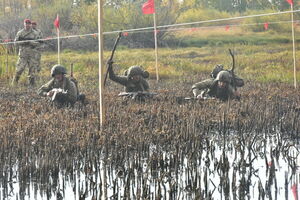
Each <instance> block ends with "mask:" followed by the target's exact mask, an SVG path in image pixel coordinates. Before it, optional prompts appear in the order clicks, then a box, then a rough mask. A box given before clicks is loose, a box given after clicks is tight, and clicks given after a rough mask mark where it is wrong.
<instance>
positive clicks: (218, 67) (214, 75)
mask: <svg viewBox="0 0 300 200" xmlns="http://www.w3.org/2000/svg"><path fill="white" fill-rule="evenodd" d="M223 68H224V66H223V65H222V64H217V65H216V66H215V68H214V69H213V70H212V72H211V73H210V77H212V78H217V75H218V73H219V72H220V71H222V70H223Z"/></svg>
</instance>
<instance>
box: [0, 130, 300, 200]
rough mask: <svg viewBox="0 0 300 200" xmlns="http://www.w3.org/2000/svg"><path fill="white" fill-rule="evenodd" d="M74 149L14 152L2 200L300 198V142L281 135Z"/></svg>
mask: <svg viewBox="0 0 300 200" xmlns="http://www.w3.org/2000/svg"><path fill="white" fill-rule="evenodd" d="M92 149H93V150H92ZM30 152H31V153H30ZM77 152H78V153H77V154H75V153H74V155H73V156H70V155H71V154H68V155H69V156H68V157H63V156H62V157H61V158H59V157H58V159H57V160H56V162H51V160H49V158H48V157H47V156H39V154H37V153H36V152H34V149H30V150H28V152H27V157H26V158H20V157H19V158H18V153H16V154H12V155H11V157H10V159H8V160H6V161H5V162H4V163H2V164H1V170H2V173H1V175H0V180H1V190H0V192H1V193H0V196H1V199H80V200H81V199H103V198H104V199H174V200H176V199H224V200H229V199H233V200H236V199H240V200H241V199H242V200H243V199H245V200H246V199H247V200H249V199H274V200H283V199H285V200H288V199H289V200H291V199H295V200H296V198H297V197H296V196H297V195H299V192H298V191H299V180H300V171H299V164H300V156H299V146H297V145H295V144H293V143H292V142H291V141H290V140H288V139H283V138H281V137H279V135H278V134H277V135H275V136H274V135H273V136H268V137H266V136H261V135H259V134H253V135H250V136H248V138H247V139H245V138H244V137H238V136H236V135H235V134H232V135H228V136H226V137H224V136H221V135H217V136H214V138H211V137H210V138H209V137H207V138H202V139H201V140H195V141H187V143H186V144H182V146H164V147H161V146H156V145H153V144H151V145H150V144H143V146H141V147H138V148H133V147H128V148H126V149H123V148H121V147H119V146H118V145H115V146H110V147H99V148H90V149H86V150H85V151H77ZM20 155H22V154H20ZM13 158H18V159H15V160H14V159H13Z"/></svg>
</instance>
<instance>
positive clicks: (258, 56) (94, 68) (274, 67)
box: [0, 28, 300, 83]
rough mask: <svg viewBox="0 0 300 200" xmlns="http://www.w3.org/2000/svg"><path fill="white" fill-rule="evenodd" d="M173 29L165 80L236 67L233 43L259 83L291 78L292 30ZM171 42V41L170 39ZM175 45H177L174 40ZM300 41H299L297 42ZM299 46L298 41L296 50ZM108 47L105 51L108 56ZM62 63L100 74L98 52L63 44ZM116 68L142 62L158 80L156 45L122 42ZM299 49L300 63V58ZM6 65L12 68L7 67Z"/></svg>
mask: <svg viewBox="0 0 300 200" xmlns="http://www.w3.org/2000/svg"><path fill="white" fill-rule="evenodd" d="M172 34H173V38H175V39H173V41H172V42H173V45H171V46H172V48H171V47H169V48H166V47H164V48H159V50H158V51H159V52H158V54H159V58H158V60H159V63H158V65H159V75H160V78H162V79H170V78H180V77H186V76H190V75H198V74H203V73H206V74H209V72H210V71H211V70H212V68H213V67H214V65H215V64H219V63H222V64H224V65H225V67H226V68H227V69H230V68H231V66H232V64H231V63H232V60H231V57H230V55H229V53H228V49H229V48H231V49H233V50H234V52H235V54H236V64H237V65H236V73H237V74H240V75H241V76H242V77H243V78H245V79H248V80H256V81H259V82H270V81H276V82H285V83H292V82H293V73H294V69H293V55H292V42H291V39H290V34H289V33H285V34H281V35H276V34H274V33H273V32H271V31H270V32H263V33H253V32H245V31H244V30H242V29H234V30H231V31H228V32H224V30H222V29H220V28H216V29H213V30H211V29H210V30H201V31H196V32H177V33H172ZM166 41H168V40H166ZM175 41H177V42H178V41H180V42H178V44H177V45H174V44H175V43H176V42H175ZM298 43H299V42H298ZM298 47H299V45H297V49H298ZM109 55H110V51H106V52H105V60H106V59H107V58H108V57H109ZM61 59H62V64H63V65H65V66H66V67H69V66H70V65H71V63H74V67H75V68H74V73H75V76H76V77H78V78H81V77H82V78H84V77H87V76H92V75H93V74H95V76H96V75H97V73H98V52H81V51H70V50H68V49H64V50H63V51H62V54H61ZM16 60H17V56H16V55H10V56H9V57H8V66H9V67H8V68H7V65H6V54H5V53H2V55H1V56H0V62H1V67H0V76H1V77H2V79H3V77H5V78H7V77H10V78H11V77H12V76H13V72H14V68H15V63H16ZM56 60H57V55H56V53H55V52H44V53H43V56H42V68H43V70H42V72H41V75H42V76H49V71H50V69H51V67H52V66H53V65H54V64H55V63H56V62H57V61H56ZM114 61H115V70H116V72H117V73H123V71H124V70H125V69H126V68H128V67H129V66H132V65H142V66H143V67H144V68H146V69H147V70H148V71H149V72H150V74H151V78H153V79H155V57H154V49H142V48H141V49H129V48H127V47H124V46H120V47H119V48H118V49H117V51H116V53H115V58H114ZM299 61H300V60H299V53H298V52H297V63H299ZM7 69H8V72H7ZM297 77H298V80H299V79H300V73H297Z"/></svg>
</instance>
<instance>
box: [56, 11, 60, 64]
mask: <svg viewBox="0 0 300 200" xmlns="http://www.w3.org/2000/svg"><path fill="white" fill-rule="evenodd" d="M57 19H59V16H58V14H57ZM59 29H60V27H58V28H56V31H57V64H60V33H59Z"/></svg>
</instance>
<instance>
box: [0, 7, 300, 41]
mask: <svg viewBox="0 0 300 200" xmlns="http://www.w3.org/2000/svg"><path fill="white" fill-rule="evenodd" d="M297 12H300V10H294V11H284V12H276V13H264V14H257V15H247V16H239V17H229V18H221V19H212V20H204V21H198V22H189V23H180V24H170V25H162V26H157V29H160V30H159V31H170V30H171V31H172V30H173V31H174V30H184V28H181V29H180V28H177V29H167V28H170V27H176V26H187V25H199V24H204V23H212V22H221V21H230V20H237V19H246V18H253V17H264V16H272V15H282V14H288V13H297ZM286 22H291V21H286ZM273 23H274V24H275V23H285V22H273ZM260 24H264V23H256V24H248V25H249V26H253V25H260ZM269 24H272V23H269ZM223 26H224V27H225V26H231V27H237V26H247V24H244V25H243V24H242V25H230V24H228V25H223ZM214 27H222V26H209V27H199V28H214ZM161 28H165V29H166V30H161ZM186 29H191V28H186ZM153 30H154V27H145V28H136V29H127V30H118V31H109V32H104V33H103V34H104V35H109V34H114V33H119V32H128V33H129V32H151V31H153ZM87 36H94V37H97V36H98V33H89V34H81V35H69V36H62V37H60V39H69V38H78V37H87ZM48 40H57V37H51V38H49V37H48V38H44V39H36V40H23V41H13V42H3V43H0V45H8V44H20V43H24V42H33V41H35V42H38V41H48Z"/></svg>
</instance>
